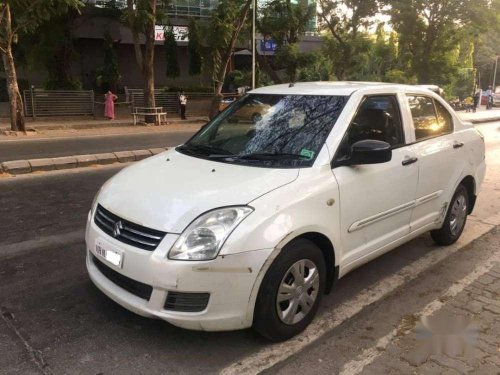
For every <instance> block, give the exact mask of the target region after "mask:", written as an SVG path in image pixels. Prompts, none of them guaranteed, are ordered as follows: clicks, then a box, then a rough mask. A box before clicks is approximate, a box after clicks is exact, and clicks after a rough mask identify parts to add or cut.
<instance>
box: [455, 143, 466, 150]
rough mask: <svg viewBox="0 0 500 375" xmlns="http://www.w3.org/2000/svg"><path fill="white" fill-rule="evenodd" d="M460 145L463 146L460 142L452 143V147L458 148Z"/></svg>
mask: <svg viewBox="0 0 500 375" xmlns="http://www.w3.org/2000/svg"><path fill="white" fill-rule="evenodd" d="M460 147H464V144H463V143H462V142H455V143H454V144H453V148H454V149H457V148H460Z"/></svg>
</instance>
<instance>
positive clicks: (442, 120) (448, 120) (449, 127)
mask: <svg viewBox="0 0 500 375" xmlns="http://www.w3.org/2000/svg"><path fill="white" fill-rule="evenodd" d="M434 104H435V105H436V113H437V118H438V125H439V128H440V130H441V132H442V133H451V132H452V131H453V119H452V117H451V115H450V112H448V111H447V109H446V108H445V107H444V106H443V105H442V104H441V103H439V102H438V101H437V100H434Z"/></svg>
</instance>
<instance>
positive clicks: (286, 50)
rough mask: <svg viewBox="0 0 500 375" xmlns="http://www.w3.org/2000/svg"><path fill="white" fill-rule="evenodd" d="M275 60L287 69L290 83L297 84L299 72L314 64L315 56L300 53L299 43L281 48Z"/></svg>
mask: <svg viewBox="0 0 500 375" xmlns="http://www.w3.org/2000/svg"><path fill="white" fill-rule="evenodd" d="M275 59H276V62H277V64H278V65H280V66H283V67H284V68H285V72H286V75H287V77H288V79H289V81H290V82H296V81H297V74H298V72H299V70H300V69H302V68H305V67H307V66H309V65H311V64H313V63H314V61H315V55H314V54H312V53H303V52H300V50H299V45H298V43H294V44H286V45H283V46H281V47H280V48H279V49H278V51H277V52H276V55H275Z"/></svg>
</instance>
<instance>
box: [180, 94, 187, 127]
mask: <svg viewBox="0 0 500 375" xmlns="http://www.w3.org/2000/svg"><path fill="white" fill-rule="evenodd" d="M187 101H188V97H187V96H186V94H184V91H183V92H181V94H180V95H179V102H180V104H181V120H185V119H186V106H187Z"/></svg>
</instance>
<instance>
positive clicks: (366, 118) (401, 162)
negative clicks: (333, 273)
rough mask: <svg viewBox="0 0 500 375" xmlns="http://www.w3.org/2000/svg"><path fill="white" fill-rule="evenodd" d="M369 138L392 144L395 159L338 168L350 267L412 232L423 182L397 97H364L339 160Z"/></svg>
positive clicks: (346, 261)
mask: <svg viewBox="0 0 500 375" xmlns="http://www.w3.org/2000/svg"><path fill="white" fill-rule="evenodd" d="M366 139H374V140H379V141H384V142H387V143H389V144H390V145H391V146H392V160H391V161H389V162H387V163H382V164H370V165H354V166H340V167H336V168H334V169H333V173H334V175H335V177H336V179H337V183H338V186H339V191H340V218H341V219H340V221H341V228H340V229H341V241H342V245H343V246H342V247H343V252H342V263H343V264H344V265H346V266H347V267H348V268H351V267H349V265H352V267H355V266H356V265H357V264H362V263H364V262H366V261H368V260H370V259H371V258H372V257H373V256H372V257H370V254H373V255H374V252H377V251H381V252H382V251H384V247H386V246H387V245H389V244H391V243H392V242H394V241H396V240H398V239H400V238H401V237H403V236H405V235H407V234H408V233H409V232H410V219H411V214H412V209H413V205H414V201H415V194H416V189H417V183H418V160H417V159H416V155H415V153H414V152H413V150H412V149H411V147H410V146H407V145H406V144H405V137H404V128H403V124H402V120H401V112H400V108H399V103H398V99H397V96H396V95H377V96H367V97H365V98H364V99H363V101H362V103H361V105H360V107H359V108H358V112H357V113H356V115H355V117H354V119H353V121H352V123H351V124H350V125H349V127H348V129H347V132H346V134H345V135H344V138H343V140H342V142H341V144H340V146H339V149H338V151H337V153H336V155H335V159H334V161H335V160H342V159H345V158H349V153H350V150H351V146H352V145H353V144H354V143H356V142H358V141H361V140H366ZM334 165H335V163H334Z"/></svg>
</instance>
